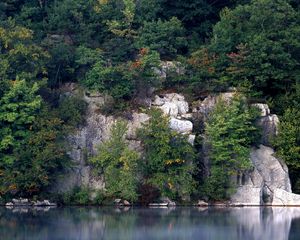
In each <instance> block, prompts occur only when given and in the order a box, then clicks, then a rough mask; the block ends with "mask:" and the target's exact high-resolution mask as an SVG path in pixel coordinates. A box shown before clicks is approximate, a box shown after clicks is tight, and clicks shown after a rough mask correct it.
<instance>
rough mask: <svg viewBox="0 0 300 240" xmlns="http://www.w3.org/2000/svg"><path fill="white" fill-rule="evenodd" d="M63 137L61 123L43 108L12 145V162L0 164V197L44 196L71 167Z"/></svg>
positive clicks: (51, 112)
mask: <svg viewBox="0 0 300 240" xmlns="http://www.w3.org/2000/svg"><path fill="white" fill-rule="evenodd" d="M66 134H67V133H66V128H65V125H63V122H62V120H61V119H59V118H58V117H57V116H56V114H55V112H53V111H51V109H49V108H48V107H47V106H46V105H43V106H42V108H41V111H40V113H39V114H38V115H36V116H35V118H34V122H33V123H32V124H31V126H30V128H29V131H27V133H26V136H24V137H23V139H20V138H19V139H18V140H17V141H18V144H15V145H14V149H13V150H14V151H13V156H14V161H13V162H11V163H10V164H7V163H6V164H5V165H4V164H3V162H2V161H1V167H0V171H1V170H2V171H1V172H2V177H1V180H0V192H1V194H5V195H8V196H22V197H32V196H34V195H42V194H46V193H47V192H48V191H49V188H50V187H51V186H52V184H53V183H54V182H55V181H57V178H58V177H60V176H61V175H62V174H63V173H64V171H65V170H66V169H67V168H69V167H70V166H71V162H70V158H69V157H68V155H67V151H66V150H67V149H68V148H67V144H66V142H65V138H64V137H65V135H66Z"/></svg>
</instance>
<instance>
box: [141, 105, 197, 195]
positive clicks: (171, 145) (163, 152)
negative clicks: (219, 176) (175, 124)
mask: <svg viewBox="0 0 300 240" xmlns="http://www.w3.org/2000/svg"><path fill="white" fill-rule="evenodd" d="M150 116H151V119H150V121H149V123H147V124H145V125H144V126H143V128H142V129H141V130H140V133H139V135H140V138H141V140H142V142H143V146H144V149H145V153H144V158H145V166H144V174H145V178H146V182H147V183H148V184H151V185H153V186H155V187H157V188H158V189H159V190H160V192H161V194H162V195H164V196H168V197H171V198H184V197H187V196H189V195H190V194H191V193H192V192H193V190H194V187H195V182H194V180H193V178H192V173H193V171H194V157H195V155H194V150H193V147H192V146H191V145H190V144H189V143H188V142H187V139H186V137H185V136H183V135H181V134H178V133H176V132H174V131H172V130H170V128H169V120H168V118H166V117H163V116H162V113H161V112H160V111H159V110H151V112H150Z"/></svg>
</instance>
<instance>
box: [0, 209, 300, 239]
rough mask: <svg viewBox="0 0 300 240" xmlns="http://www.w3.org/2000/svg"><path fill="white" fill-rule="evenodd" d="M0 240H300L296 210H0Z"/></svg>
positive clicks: (299, 219) (298, 215)
mask: <svg viewBox="0 0 300 240" xmlns="http://www.w3.org/2000/svg"><path fill="white" fill-rule="evenodd" d="M0 238H1V239H16V240H20V239H22V240H23V239H31V240H36V239H47V240H48V239H49V240H58V239H59V240H64V239H68V240H71V239H75V240H77V239H114V240H115V239H123V240H126V239H128V240H129V239H130V240H131V239H143V240H148V239H149V240H150V239H151V240H152V239H172V240H174V239H193V240H194V239H201V240H202V239H213V240H214V239H216V240H219V239H230V240H234V239H243V240H248V239H249V240H250V239H251V240H253V239H258V240H261V239H263V240H268V239H270V240H285V239H300V208H293V207H289V208H281V207H276V208H271V207H266V208H259V207H247V208H179V207H177V208H173V209H170V208H165V209H161V208H154V209H151V208H124V209H116V208H96V207H90V208H89V207H85V208H79V207H68V208H54V209H21V208H20V209H6V208H0Z"/></svg>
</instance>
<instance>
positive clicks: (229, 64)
mask: <svg viewBox="0 0 300 240" xmlns="http://www.w3.org/2000/svg"><path fill="white" fill-rule="evenodd" d="M299 23H300V18H299V13H298V12H297V11H296V10H295V9H293V7H292V6H291V5H290V4H289V1H285V0H276V1H273V0H253V1H251V3H249V4H246V5H240V6H238V7H236V8H235V9H233V10H230V9H228V8H225V9H224V10H223V11H222V13H221V20H220V22H218V23H217V24H216V25H215V26H214V29H213V37H212V40H211V44H210V50H211V51H212V52H214V53H216V54H217V55H219V60H218V61H219V64H220V65H221V66H222V68H223V73H222V74H223V78H224V79H226V81H228V82H229V83H230V84H233V85H235V86H238V85H243V84H247V82H250V83H251V84H252V85H253V87H254V90H255V91H261V92H263V93H265V94H266V95H269V96H270V95H271V96H274V95H276V94H278V93H282V92H285V91H286V90H288V89H289V88H290V87H291V86H292V85H293V84H294V83H295V81H296V79H298V76H299V70H300V69H299V60H300V59H299V49H300V40H299V37H298V36H299V33H300V24H299Z"/></svg>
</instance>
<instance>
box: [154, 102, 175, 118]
mask: <svg viewBox="0 0 300 240" xmlns="http://www.w3.org/2000/svg"><path fill="white" fill-rule="evenodd" d="M159 108H160V109H161V110H162V112H163V113H164V114H165V115H166V116H171V117H177V115H178V113H179V111H178V106H177V104H176V103H174V102H166V103H164V105H162V106H160V107H159Z"/></svg>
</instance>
